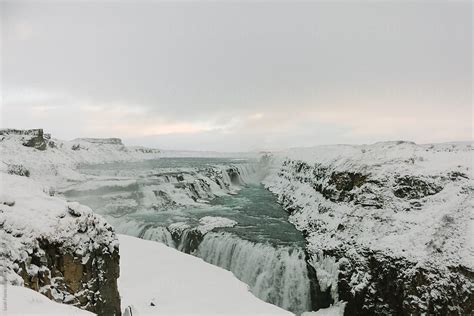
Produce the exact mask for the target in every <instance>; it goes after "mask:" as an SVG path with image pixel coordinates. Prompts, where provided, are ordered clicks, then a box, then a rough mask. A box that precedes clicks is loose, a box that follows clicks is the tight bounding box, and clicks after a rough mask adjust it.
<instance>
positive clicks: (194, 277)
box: [119, 235, 292, 315]
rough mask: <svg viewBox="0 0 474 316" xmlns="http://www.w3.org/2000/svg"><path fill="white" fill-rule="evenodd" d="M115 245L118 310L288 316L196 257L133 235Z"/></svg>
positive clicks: (287, 313) (245, 286)
mask: <svg viewBox="0 0 474 316" xmlns="http://www.w3.org/2000/svg"><path fill="white" fill-rule="evenodd" d="M119 241H120V254H121V258H120V265H121V273H120V278H119V289H120V293H121V296H122V306H123V308H126V307H127V306H133V307H132V311H135V312H138V313H139V315H191V314H192V315H292V314H291V313H290V312H288V311H285V310H283V309H280V308H279V307H276V306H274V305H271V304H268V303H265V302H263V301H261V300H259V299H257V298H256V297H255V296H253V295H252V294H251V293H250V292H249V291H248V286H247V285H246V284H244V283H243V282H241V281H239V280H237V279H236V278H235V277H234V276H233V275H232V273H231V272H229V271H226V270H224V269H221V268H218V267H216V266H213V265H210V264H208V263H206V262H204V261H203V260H201V259H199V258H196V257H194V256H191V255H186V254H183V253H181V252H179V251H177V250H175V249H172V248H169V247H167V246H165V245H164V244H161V243H157V242H152V241H146V240H142V239H138V238H135V237H129V236H125V235H119ZM152 303H153V304H154V305H155V306H151V304H152ZM134 315H135V313H134Z"/></svg>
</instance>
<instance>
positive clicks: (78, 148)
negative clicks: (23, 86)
mask: <svg viewBox="0 0 474 316" xmlns="http://www.w3.org/2000/svg"><path fill="white" fill-rule="evenodd" d="M0 137H1V141H0V146H1V147H0V149H1V150H2V160H3V162H4V164H3V165H2V174H4V173H11V174H14V175H12V177H19V176H21V177H22V178H28V177H29V178H30V180H31V179H33V180H35V181H39V182H40V183H41V186H43V191H44V192H46V193H47V195H58V194H60V193H61V192H65V193H66V191H67V190H70V191H71V192H76V193H78V192H80V193H81V194H84V196H86V195H88V196H89V197H90V199H91V201H94V194H93V193H94V192H96V194H98V195H101V196H103V195H104V196H107V195H108V196H109V198H110V199H109V200H108V202H107V203H106V204H105V205H102V206H100V205H99V208H98V209H101V211H100V213H102V214H103V215H104V216H105V217H106V219H107V220H108V221H110V222H111V223H112V225H113V226H116V227H119V225H120V217H122V216H130V215H131V214H129V211H128V210H130V209H134V210H135V211H136V210H137V209H139V208H140V207H141V206H145V207H144V208H143V210H142V211H143V212H138V214H135V215H134V216H135V217H136V218H135V222H132V224H131V225H129V226H127V225H125V226H122V227H119V231H120V230H121V229H123V230H126V229H130V231H133V232H137V231H138V232H139V233H138V234H139V235H141V237H144V238H148V239H155V240H161V241H164V242H166V243H168V244H170V245H173V246H174V247H177V248H178V249H179V248H181V249H180V250H182V251H184V252H188V253H194V254H195V255H197V256H200V257H202V258H204V259H205V260H207V261H210V262H213V263H215V264H217V265H220V266H224V267H226V268H228V266H232V264H231V263H232V260H234V258H236V259H237V260H240V259H238V258H239V257H241V258H246V257H249V258H252V257H253V258H258V257H259V256H260V255H262V254H264V255H265V254H268V255H272V256H274V258H277V259H278V258H285V256H284V254H285V253H284V252H279V250H278V249H279V248H277V250H278V251H276V252H275V251H274V250H272V248H273V249H275V247H274V246H273V247H271V248H265V247H260V246H259V245H258V243H255V242H252V241H249V240H245V238H237V239H236V236H235V231H234V230H236V231H238V230H239V229H240V228H241V226H242V225H241V224H240V225H239V219H240V223H242V222H243V221H242V219H241V218H232V216H230V214H231V210H230V209H232V208H230V209H225V210H220V212H223V211H224V212H227V214H226V215H229V216H215V215H216V214H205V213H202V214H201V215H202V216H197V217H192V216H191V218H190V217H189V216H188V215H187V214H186V213H183V212H176V207H177V206H179V207H178V208H181V209H183V208H184V209H186V210H189V209H197V210H203V209H207V208H211V209H212V211H215V210H214V208H215V207H216V205H214V204H213V203H214V202H213V201H220V200H225V199H228V198H230V202H229V201H227V202H226V203H231V204H232V203H234V204H232V205H233V207H235V206H238V207H240V208H242V205H244V206H245V205H246V204H245V203H246V202H245V199H240V196H239V194H237V195H235V193H237V191H238V190H235V189H236V188H237V187H239V188H242V187H243V188H248V189H251V188H252V186H250V185H245V184H248V183H245V182H246V181H242V178H241V177H240V176H237V175H235V174H234V176H232V172H230V173H228V172H226V174H227V177H225V176H224V177H223V176H222V174H220V175H219V172H216V170H226V168H224V169H222V168H221V169H215V168H210V170H213V171H212V172H211V171H210V170H208V171H207V173H206V172H201V171H200V172H196V168H193V167H192V166H190V168H189V169H188V170H180V171H179V172H176V170H168V172H166V173H163V172H158V173H156V172H155V173H153V172H152V173H147V174H145V176H143V174H137V173H135V172H132V173H130V172H131V170H130V169H129V168H123V169H122V171H120V172H117V171H116V170H115V169H117V168H109V169H107V167H106V165H102V166H98V167H97V170H95V171H94V170H89V171H88V172H83V171H81V172H78V171H77V170H76V166H78V165H79V164H82V165H84V164H89V165H90V164H97V163H104V162H117V161H121V162H122V163H129V162H140V161H143V160H145V159H147V160H149V159H156V158H160V157H163V156H168V157H169V156H170V154H165V153H161V152H159V151H156V150H148V149H145V148H133V149H131V148H127V147H125V146H123V145H122V144H121V142H120V141H117V140H115V139H113V140H106V141H101V140H97V139H94V140H92V141H90V140H84V139H82V140H75V141H73V142H63V141H59V140H54V139H51V138H48V137H47V136H46V137H45V136H44V135H43V136H41V137H40V136H39V135H38V133H3V134H2V135H1V136H0ZM4 152H5V153H6V154H5V155H3V153H4ZM472 154H473V150H472V143H449V144H429V145H418V144H414V143H409V142H385V143H377V144H374V145H364V146H349V145H335V146H320V147H315V148H304V149H294V150H292V151H289V152H278V153H273V154H272V155H267V156H265V157H264V159H262V160H260V163H261V164H264V165H266V167H267V168H266V172H264V173H260V174H259V175H258V177H256V178H257V179H258V180H259V179H263V183H264V185H265V186H266V188H267V189H269V190H270V191H272V192H273V193H274V194H275V195H276V196H277V197H278V202H279V203H280V204H281V205H282V206H283V207H284V208H285V210H286V211H287V212H288V213H289V214H290V217H289V219H285V221H287V220H289V221H291V223H292V224H294V225H295V227H296V228H297V229H299V230H300V231H301V232H302V233H303V234H304V236H305V241H303V244H304V245H303V248H304V257H305V258H304V259H305V260H303V262H305V263H306V267H304V268H305V269H308V271H309V273H310V274H311V276H310V279H311V280H314V281H315V284H316V286H315V287H311V288H310V292H311V298H312V300H313V301H312V302H311V304H313V303H315V305H313V309H314V307H316V309H317V308H324V307H328V306H330V305H331V304H334V307H333V308H332V311H338V312H343V313H345V314H346V315H366V314H410V313H412V314H420V313H428V314H460V315H462V314H468V313H470V312H471V311H472V310H473V301H474V300H473V294H472V292H473V290H472V289H473V266H472V262H473V248H474V247H473V244H472V240H471V238H470V236H471V234H472V228H473V215H472V209H473V207H472V201H473V199H472V197H473V180H472V179H473V174H472ZM171 156H172V155H171ZM247 158H248V157H247ZM145 169H146V168H145ZM171 169H173V168H171ZM204 169H206V168H204ZM234 170H237V171H238V170H239V169H238V168H237V169H234ZM239 172H240V171H238V172H237V173H239ZM252 174H254V173H253V172H249V173H248V177H247V178H250V176H251V175H252ZM137 175H138V176H137ZM224 178H226V179H225V180H223V179H224ZM239 178H240V179H239ZM244 178H245V177H244ZM217 179H219V180H218V181H217ZM258 180H257V182H258ZM218 182H219V183H218ZM249 182H250V181H249ZM137 189H139V190H138V191H139V192H141V193H140V195H139V196H138V197H137V196H135V197H133V194H132V196H130V191H134V192H136V191H137ZM242 190H243V189H242ZM242 190H241V191H242ZM58 192H59V193H58ZM259 192H260V191H259ZM262 192H263V191H262ZM85 193H87V194H85ZM246 194H253V193H246ZM51 198H52V199H56V197H51ZM239 199H240V200H239ZM4 200H5V202H4V205H6V206H5V207H7V206H8V204H11V200H12V199H11V198H8V197H7V198H5V199H4ZM236 200H237V201H238V202H236ZM86 204H87V203H86ZM72 209H73V211H72V213H71V215H74V214H75V213H76V211H74V210H75V209H76V207H72ZM94 211H97V210H96V208H95V207H94ZM207 211H209V210H207ZM207 211H206V212H207ZM172 212H175V214H174V215H176V218H175V219H173V220H172V221H169V222H166V220H167V219H166V218H165V217H164V216H163V215H164V214H168V213H172ZM81 214H82V213H81ZM137 215H138V216H137ZM150 215H153V217H157V218H156V219H155V222H153V223H150V222H148V223H147V224H144V222H143V221H142V220H149V219H150ZM183 215H185V216H183ZM212 215H214V216H212ZM221 215H222V214H221ZM2 216H4V214H2ZM81 216H82V215H81ZM179 217H181V220H180V221H176V219H179ZM66 218H67V217H66ZM163 220H164V221H163ZM140 221H142V222H140ZM164 222H165V225H157V224H163V223H164ZM268 222H269V223H271V218H270V217H269V218H268ZM134 225H135V226H134ZM160 227H162V228H163V229H158V228H160ZM248 227H249V226H248ZM20 231H21V230H20ZM242 231H244V230H242ZM249 231H251V229H250V230H249ZM123 232H124V231H123ZM8 234H13V232H8ZM132 234H135V233H132ZM229 234H230V235H229ZM182 241H184V242H182ZM249 242H250V243H249ZM201 245H206V247H203V246H201ZM200 246H201V248H200ZM280 246H281V245H280ZM232 249H233V250H232ZM235 249H242V251H241V252H240V253H241V254H243V256H236V255H235V253H234V252H233V251H234V250H235ZM229 250H230V251H229ZM246 253H249V254H250V255H245V254H246ZM253 253H255V254H257V256H254V255H253ZM275 254H277V255H276V256H275ZM288 255H289V256H288V257H286V258H287V259H288V260H287V259H285V260H283V261H279V260H275V261H274V262H275V263H276V265H273V266H272V267H271V268H269V269H273V268H277V267H278V264H280V263H279V262H286V263H285V264H288V263H291V264H293V263H294V264H296V265H294V267H296V266H298V265H299V261H298V260H295V261H293V259H292V257H291V256H292V255H295V258H298V257H299V256H300V255H298V253H297V252H293V251H291V252H288ZM206 258H207V259H206ZM226 258H227V259H226ZM229 260H230V261H229ZM229 262H230V263H229ZM245 264H247V265H251V264H252V263H249V262H248V261H244V265H245ZM290 266H291V265H290ZM282 267H284V266H282ZM230 270H231V271H232V268H230ZM29 271H33V272H34V273H35V271H36V272H37V269H29ZM288 271H291V269H289V270H288ZM293 271H294V269H293ZM233 272H234V274H235V275H237V276H239V275H240V278H241V279H242V278H243V279H245V278H246V277H247V276H248V275H249V274H248V273H240V272H239V269H236V268H234V271H233ZM283 275H284V274H283ZM300 275H301V274H300ZM288 279H289V280H295V278H294V277H293V276H291V275H288ZM244 281H246V280H244ZM246 282H247V281H246ZM304 282H306V281H305V280H304V279H301V280H299V281H297V282H296V283H295V286H298V285H301V284H303V283H304ZM260 285H261V284H260ZM256 288H259V286H257V287H256ZM261 288H264V286H263V287H261ZM288 288H289V289H295V288H293V287H292V286H290V287H288ZM281 289H282V290H283V292H284V290H285V289H287V288H286V287H281ZM299 291H300V290H296V292H298V293H302V292H299ZM290 292H292V293H294V292H295V291H294V290H290ZM266 294H270V297H271V296H272V295H273V294H271V293H266ZM286 297H288V296H286ZM299 298H301V296H299ZM295 299H296V298H290V300H292V301H294V300H295Z"/></svg>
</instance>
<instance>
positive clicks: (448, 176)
mask: <svg viewBox="0 0 474 316" xmlns="http://www.w3.org/2000/svg"><path fill="white" fill-rule="evenodd" d="M471 154H472V147H471V146H470V144H454V145H451V144H441V145H430V146H420V145H416V144H413V143H385V144H376V145H372V146H353V147H350V146H339V147H338V146H333V147H331V146H327V147H324V148H319V149H318V148H316V149H314V155H313V156H310V155H308V152H304V154H301V157H304V158H299V157H298V155H297V154H296V153H294V152H293V153H291V154H288V158H286V159H283V160H281V161H279V160H277V159H275V162H274V165H275V166H276V167H274V170H273V172H272V173H271V175H270V176H269V177H268V178H267V179H265V181H264V183H265V185H266V186H267V187H268V188H269V189H270V190H271V191H272V192H274V193H275V194H277V196H278V198H279V201H280V202H281V203H282V205H283V206H284V207H285V209H286V210H287V211H288V212H289V213H290V214H291V216H290V221H292V222H293V223H294V224H295V225H296V227H297V228H298V229H300V230H301V231H303V233H304V234H305V236H306V239H307V242H308V243H307V249H306V251H307V254H308V258H309V259H310V262H311V265H313V266H314V267H315V269H314V274H315V275H314V278H313V279H316V280H318V283H319V286H318V287H319V290H318V288H316V289H312V292H313V295H315V296H319V297H315V298H313V301H316V302H317V303H318V304H316V305H317V306H314V307H316V308H319V307H326V306H329V305H330V304H331V303H333V301H343V302H346V303H347V304H346V305H345V315H410V314H412V315H419V314H430V315H466V314H470V313H472V311H473V310H474V309H473V308H474V285H473V284H474V283H473V282H474V278H473V277H474V268H473V265H472V262H473V260H472V259H473V253H472V252H470V250H469V249H470V248H469V247H470V246H469V244H470V240H471V236H470V234H469V225H470V223H472V206H471V204H470V202H469V201H472V198H473V195H474V186H473V179H472V171H471V169H470V168H471V166H470V163H469V162H470V155H471ZM321 258H326V259H327V258H329V259H330V260H326V259H321ZM309 272H310V273H311V272H312V269H309ZM328 292H330V293H331V295H330V296H328V295H327V293H328Z"/></svg>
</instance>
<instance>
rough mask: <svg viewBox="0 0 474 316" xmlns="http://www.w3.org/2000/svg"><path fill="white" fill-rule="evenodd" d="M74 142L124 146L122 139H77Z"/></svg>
mask: <svg viewBox="0 0 474 316" xmlns="http://www.w3.org/2000/svg"><path fill="white" fill-rule="evenodd" d="M74 141H80V142H87V143H92V144H103V145H104V144H106V145H120V146H123V143H122V140H121V139H120V138H76V139H75V140H74Z"/></svg>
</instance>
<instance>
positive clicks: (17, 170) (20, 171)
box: [7, 164, 30, 177]
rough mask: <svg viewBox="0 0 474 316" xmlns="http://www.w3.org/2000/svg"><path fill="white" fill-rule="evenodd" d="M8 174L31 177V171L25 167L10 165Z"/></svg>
mask: <svg viewBox="0 0 474 316" xmlns="http://www.w3.org/2000/svg"><path fill="white" fill-rule="evenodd" d="M7 172H8V174H15V175H17V176H21V177H29V176H30V170H28V169H26V167H25V166H23V165H15V164H10V165H8V168H7Z"/></svg>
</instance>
